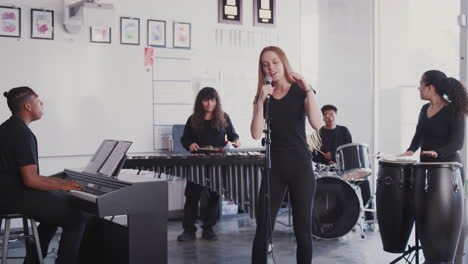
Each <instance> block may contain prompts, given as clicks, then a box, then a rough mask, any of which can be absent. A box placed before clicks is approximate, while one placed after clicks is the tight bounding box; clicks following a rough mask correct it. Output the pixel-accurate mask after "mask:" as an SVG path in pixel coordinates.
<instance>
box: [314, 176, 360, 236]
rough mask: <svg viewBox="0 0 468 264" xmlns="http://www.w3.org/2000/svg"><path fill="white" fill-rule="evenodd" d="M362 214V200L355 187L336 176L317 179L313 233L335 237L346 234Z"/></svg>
mask: <svg viewBox="0 0 468 264" xmlns="http://www.w3.org/2000/svg"><path fill="white" fill-rule="evenodd" d="M360 215H361V202H360V200H359V197H358V196H357V194H356V191H355V190H354V188H353V187H352V186H351V185H350V184H349V183H348V182H347V181H345V180H343V179H341V178H339V177H336V176H325V177H321V178H318V179H317V190H316V192H315V200H314V211H313V218H314V219H313V226H312V235H314V236H315V237H317V238H321V239H335V238H339V237H342V236H344V235H346V234H347V233H348V232H349V231H351V230H352V229H353V227H354V226H355V225H356V223H357V221H358V219H359V216H360Z"/></svg>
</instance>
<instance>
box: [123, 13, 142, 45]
mask: <svg viewBox="0 0 468 264" xmlns="http://www.w3.org/2000/svg"><path fill="white" fill-rule="evenodd" d="M120 43H121V44H128V45H140V19H139V18H132V17H121V18H120Z"/></svg>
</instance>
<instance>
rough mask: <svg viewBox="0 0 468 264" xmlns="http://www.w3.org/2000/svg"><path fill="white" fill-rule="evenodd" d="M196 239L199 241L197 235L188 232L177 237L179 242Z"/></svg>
mask: <svg viewBox="0 0 468 264" xmlns="http://www.w3.org/2000/svg"><path fill="white" fill-rule="evenodd" d="M195 239H197V235H195V232H188V231H184V232H183V233H182V234H180V235H179V236H178V237H177V240H179V241H180V242H185V241H193V240H195Z"/></svg>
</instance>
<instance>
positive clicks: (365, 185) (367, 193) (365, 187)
mask: <svg viewBox="0 0 468 264" xmlns="http://www.w3.org/2000/svg"><path fill="white" fill-rule="evenodd" d="M353 184H355V185H357V186H359V189H360V190H361V197H362V205H363V206H364V208H373V204H372V200H371V190H370V183H369V180H368V179H365V180H363V181H354V182H353ZM364 215H365V219H366V220H374V213H373V212H365V214H364Z"/></svg>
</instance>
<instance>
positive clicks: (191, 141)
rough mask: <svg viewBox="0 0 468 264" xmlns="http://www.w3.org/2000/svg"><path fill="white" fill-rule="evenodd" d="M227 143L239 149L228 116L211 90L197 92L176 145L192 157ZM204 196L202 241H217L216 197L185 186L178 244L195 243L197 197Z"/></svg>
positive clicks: (200, 188) (221, 147)
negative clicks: (180, 146) (205, 202)
mask: <svg viewBox="0 0 468 264" xmlns="http://www.w3.org/2000/svg"><path fill="white" fill-rule="evenodd" d="M226 135H227V139H228V140H229V141H231V142H232V145H233V146H234V147H236V148H237V147H239V146H240V141H239V136H238V135H237V134H236V131H235V129H234V127H233V125H232V123H231V119H230V118H229V116H228V115H227V114H226V113H225V112H224V111H223V108H222V105H221V100H220V98H219V96H218V93H217V92H216V90H215V89H214V88H211V87H205V88H203V89H201V90H200V92H199V93H198V95H197V98H196V99H195V105H194V107H193V114H192V115H191V116H190V117H189V118H188V120H187V123H186V124H185V128H184V134H183V135H182V137H181V139H180V141H181V143H182V145H183V146H184V148H185V149H187V150H189V151H190V152H192V153H204V152H207V151H222V149H223V148H224V146H225V142H226ZM202 193H204V194H206V195H207V206H206V208H202V212H201V216H200V217H201V219H202V221H203V226H202V229H203V232H202V237H203V238H205V239H206V240H217V236H216V234H215V233H214V231H213V226H214V225H215V224H216V220H217V218H218V215H219V194H217V193H216V192H213V191H211V190H208V189H207V188H205V187H203V186H201V185H198V184H195V183H193V182H187V186H186V187H185V198H186V199H185V205H184V219H183V221H182V226H183V228H184V232H183V233H182V234H181V235H179V236H178V237H177V239H178V240H179V241H190V240H195V238H196V235H195V233H196V231H197V228H196V226H195V222H196V220H197V217H198V207H199V206H198V202H199V201H200V197H201V194H202Z"/></svg>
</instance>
